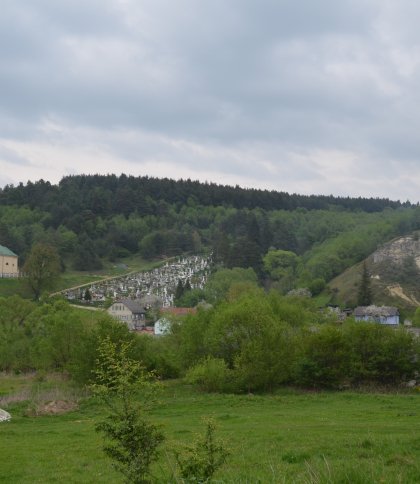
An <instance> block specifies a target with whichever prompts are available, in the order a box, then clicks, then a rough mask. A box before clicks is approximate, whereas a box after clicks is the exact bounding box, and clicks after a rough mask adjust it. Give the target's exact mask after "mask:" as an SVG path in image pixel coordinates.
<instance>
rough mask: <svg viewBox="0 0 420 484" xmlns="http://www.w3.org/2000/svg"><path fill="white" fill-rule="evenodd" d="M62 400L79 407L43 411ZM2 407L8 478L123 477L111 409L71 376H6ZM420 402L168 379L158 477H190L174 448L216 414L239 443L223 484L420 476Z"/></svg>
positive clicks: (222, 430)
mask: <svg viewBox="0 0 420 484" xmlns="http://www.w3.org/2000/svg"><path fill="white" fill-rule="evenodd" d="M60 399H62V400H66V401H68V402H73V401H76V400H78V407H77V408H76V409H74V410H70V411H68V412H67V413H63V414H59V415H49V414H43V412H42V411H41V410H40V409H41V408H43V407H42V405H43V404H45V403H46V402H47V401H49V400H55V401H57V400H60ZM0 407H2V408H6V409H7V410H8V411H9V412H10V413H11V414H12V420H11V421H10V422H8V423H2V424H0V482H5V483H8V482H10V483H54V482H66V483H81V482H83V483H97V482H100V483H108V482H109V483H111V482H112V483H119V482H123V480H122V478H121V476H120V475H119V474H118V473H116V471H114V470H113V469H112V466H111V462H110V461H109V460H108V458H106V457H105V456H104V454H103V452H102V443H103V441H102V437H101V435H100V434H98V433H97V432H96V431H95V428H94V427H95V423H96V422H98V421H99V420H100V419H101V418H102V416H103V415H104V412H105V409H104V408H103V407H102V406H101V404H100V403H99V402H98V401H96V400H95V399H94V398H92V397H89V396H88V395H86V394H85V392H83V391H81V390H80V389H77V388H76V387H73V386H72V385H71V384H70V383H69V382H67V381H65V380H63V379H62V378H61V377H51V376H44V377H43V378H40V377H39V376H38V377H35V376H11V375H3V376H2V377H1V378H0ZM44 408H45V407H44ZM419 409H420V394H419V393H415V392H408V391H404V392H402V393H386V392H379V391H377V392H369V393H367V392H366V393H364V392H354V391H352V392H349V391H343V392H305V391H300V390H295V389H282V390H279V391H277V392H276V393H274V394H269V395H258V394H244V395H229V394H228V395H219V394H204V393H199V392H197V391H196V390H195V389H193V388H192V387H190V386H187V385H185V384H184V383H182V382H181V381H170V382H165V383H164V385H163V391H162V394H161V396H160V399H159V402H158V404H156V406H155V407H154V408H153V410H152V411H151V415H150V418H151V419H152V420H153V421H154V422H155V423H158V424H159V425H161V426H162V429H163V431H164V433H165V435H166V441H165V443H164V445H163V447H162V454H161V459H160V461H159V463H158V465H156V468H155V469H154V472H155V476H156V482H181V481H180V480H178V481H177V480H176V479H175V478H174V477H173V476H172V475H171V468H174V467H175V460H174V456H173V452H174V450H175V449H177V448H178V449H179V448H180V447H181V446H182V444H185V443H188V442H191V441H192V440H193V439H194V438H195V436H196V434H197V433H200V432H202V431H203V430H204V423H203V421H202V419H203V417H209V416H210V417H213V418H214V419H215V421H216V422H217V427H218V430H217V436H218V437H219V438H221V439H223V440H224V441H225V442H226V444H227V446H228V448H229V449H230V457H229V458H228V462H227V464H226V465H225V466H224V467H223V468H222V469H221V470H220V471H219V472H218V474H217V476H216V477H217V479H216V480H215V482H220V483H222V482H226V483H228V482H229V483H231V482H232V483H256V482H261V483H282V482H284V483H345V482H347V483H376V482H378V483H388V482H389V483H415V482H420V410H419Z"/></svg>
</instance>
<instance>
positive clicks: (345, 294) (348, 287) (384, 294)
mask: <svg viewBox="0 0 420 484" xmlns="http://www.w3.org/2000/svg"><path fill="white" fill-rule="evenodd" d="M362 264H363V263H362V262H361V263H359V264H356V265H354V266H352V267H350V268H349V269H346V270H345V271H344V272H343V273H342V274H340V275H339V276H337V277H336V278H334V279H333V280H332V281H330V282H329V283H328V286H329V287H330V288H331V289H332V290H335V291H337V300H338V302H340V303H342V304H344V305H347V306H357V292H358V289H359V284H360V280H361V274H362ZM387 286H388V285H387V284H386V283H384V282H382V281H381V280H377V279H373V278H372V279H371V288H372V293H373V301H374V303H375V304H376V305H378V306H380V305H385V306H397V307H399V308H400V309H403V310H404V312H407V313H410V314H411V313H412V312H413V311H414V309H415V306H413V305H411V304H409V303H407V302H406V301H405V300H404V299H401V298H399V297H394V296H391V294H390V293H389V291H388V289H387Z"/></svg>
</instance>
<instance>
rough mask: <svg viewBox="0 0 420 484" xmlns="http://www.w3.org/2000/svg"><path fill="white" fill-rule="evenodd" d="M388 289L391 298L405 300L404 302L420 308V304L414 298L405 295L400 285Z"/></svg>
mask: <svg viewBox="0 0 420 484" xmlns="http://www.w3.org/2000/svg"><path fill="white" fill-rule="evenodd" d="M387 289H388V291H389V293H390V294H391V296H396V297H399V298H400V299H403V300H404V301H407V302H408V303H410V304H414V305H415V306H420V302H419V301H418V300H417V299H416V298H415V297H414V296H411V297H410V296H407V294H405V293H404V291H403V290H402V287H401V286H400V285H399V284H395V285H393V286H388V287H387Z"/></svg>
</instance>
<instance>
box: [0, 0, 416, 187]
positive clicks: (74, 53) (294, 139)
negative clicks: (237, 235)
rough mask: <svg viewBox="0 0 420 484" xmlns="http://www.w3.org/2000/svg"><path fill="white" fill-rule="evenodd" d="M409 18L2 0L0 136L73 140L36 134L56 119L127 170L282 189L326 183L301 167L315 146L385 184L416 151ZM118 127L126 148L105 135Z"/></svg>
mask: <svg viewBox="0 0 420 484" xmlns="http://www.w3.org/2000/svg"><path fill="white" fill-rule="evenodd" d="M417 10H420V7H416V6H414V3H413V2H410V1H409V0H403V1H401V2H398V4H397V3H396V2H381V1H379V0H364V1H362V0H353V1H350V0H343V1H340V2H337V1H333V0H320V1H318V2H314V1H313V0H305V1H301V2H296V1H292V0H283V1H279V0H276V1H275V0H264V1H260V2H257V1H256V0H223V1H222V0H214V1H213V2H196V1H193V0H180V1H179V2H173V1H170V0H153V1H152V0H144V1H142V2H138V1H137V0H103V1H99V0H84V1H81V0H71V1H70V0H65V1H64V0H63V1H61V2H57V1H53V0H31V1H29V0H26V1H20V2H6V3H5V5H4V7H3V10H2V15H1V16H0V90H1V91H0V92H1V93H2V95H1V96H0V109H1V115H0V129H1V130H2V136H3V137H5V138H8V139H12V140H16V141H27V142H29V141H31V142H42V143H52V144H54V143H56V142H58V143H63V146H64V145H65V143H70V144H74V143H75V142H76V141H75V140H74V139H73V136H74V135H69V136H70V138H68V137H67V134H66V133H64V134H63V133H60V132H59V131H54V130H53V131H52V132H48V133H46V132H45V131H43V130H42V129H41V127H42V126H43V123H44V122H45V120H53V121H54V120H55V121H56V122H57V123H58V124H60V125H63V126H65V127H70V131H71V130H72V129H76V131H77V132H78V133H79V134H80V133H82V132H84V133H85V135H84V136H86V137H88V136H92V140H91V143H95V142H96V143H98V144H99V145H100V146H105V147H106V151H107V152H108V153H111V154H112V156H114V157H115V158H118V157H120V158H123V159H126V160H128V161H129V162H130V163H132V164H133V166H134V165H135V163H136V162H137V163H139V166H140V164H141V163H142V162H143V161H144V160H145V159H152V158H153V157H155V158H157V159H159V160H163V161H165V162H169V161H170V160H176V163H177V164H178V166H184V167H186V168H187V169H189V170H194V169H195V170H196V171H197V173H198V174H200V173H205V172H208V171H211V170H213V171H218V172H220V173H222V174H230V175H232V176H234V175H235V174H238V176H247V177H248V178H249V179H255V180H260V181H261V182H263V181H264V180H265V181H267V182H271V181H272V179H273V173H277V174H278V176H279V179H280V181H279V188H282V187H281V177H284V178H283V179H286V178H287V179H288V180H296V183H297V180H298V179H299V177H301V179H302V180H305V182H306V181H307V180H311V179H312V180H314V181H316V182H317V183H321V181H320V180H321V179H322V178H324V179H325V180H326V181H325V183H326V185H325V186H327V181H328V176H329V175H328V173H324V175H322V174H320V173H319V171H318V170H317V169H316V167H314V166H312V165H311V164H310V159H311V153H314V152H319V151H325V152H334V151H336V152H342V153H356V154H359V155H363V156H360V158H363V157H365V158H366V157H368V158H369V160H370V161H371V169H372V173H374V172H375V168H376V169H377V173H378V174H379V175H380V176H382V177H383V176H386V175H387V173H389V174H391V173H392V174H393V175H394V174H395V167H393V166H394V165H393V162H395V160H398V165H397V166H398V167H399V168H400V170H402V171H404V170H407V169H408V167H409V166H410V167H411V169H412V166H413V165H412V163H413V162H414V161H415V160H416V159H417V158H418V157H419V156H420V148H419V144H418V142H417V139H416V138H417V133H418V130H419V128H420V114H419V113H418V112H417V109H416V106H417V105H418V100H419V99H418V98H419V95H418V93H417V91H418V88H417V86H418V83H419V81H420V63H419V62H418V60H417V59H418V58H419V52H420V35H419V34H418V31H417V30H416V25H415V21H414V20H412V18H416V13H417ZM405 27H407V28H405ZM127 131H128V132H133V133H138V139H137V140H136V139H135V136H134V139H132V138H131V137H124V136H118V133H125V132H127ZM92 133H93V134H92ZM110 133H111V134H114V135H115V136H113V135H110ZM157 139H160V141H157ZM57 140H58V141H57ZM162 140H164V141H162ZM180 142H186V143H187V144H188V143H190V146H189V147H187V148H182V149H181V148H179V143H180ZM86 143H88V140H86ZM194 146H196V147H201V148H202V150H201V151H200V150H199V149H195V148H194ZM296 153H303V154H304V155H302V156H303V159H305V160H307V161H306V164H305V163H304V162H302V163H301V164H300V165H299V164H298V165H296V163H297V161H296V158H294V157H293V154H296ZM12 158H13V156H12V154H10V162H11V163H13V161H12ZM241 160H242V161H241ZM259 160H261V164H260V163H259ZM270 166H271V167H272V169H271V171H270V168H268V167H270ZM294 167H295V168H294ZM296 167H297V168H296ZM362 168H363V167H362ZM64 170H65V168H63V171H64ZM362 171H363V170H362ZM173 176H175V177H176V171H175V172H174V174H173ZM316 186H318V185H316ZM328 186H329V185H328ZM332 186H334V184H333V185H332ZM298 189H299V185H298V184H297V188H296V190H297V191H298Z"/></svg>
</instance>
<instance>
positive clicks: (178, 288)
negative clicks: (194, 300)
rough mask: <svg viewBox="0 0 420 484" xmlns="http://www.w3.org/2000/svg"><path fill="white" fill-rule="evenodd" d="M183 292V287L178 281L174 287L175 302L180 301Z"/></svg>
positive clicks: (179, 280)
mask: <svg viewBox="0 0 420 484" xmlns="http://www.w3.org/2000/svg"><path fill="white" fill-rule="evenodd" d="M184 290H185V289H184V285H183V284H182V281H181V279H178V285H177V286H176V289H175V302H176V301H179V300H180V299H181V297H182V296H183V294H184Z"/></svg>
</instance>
